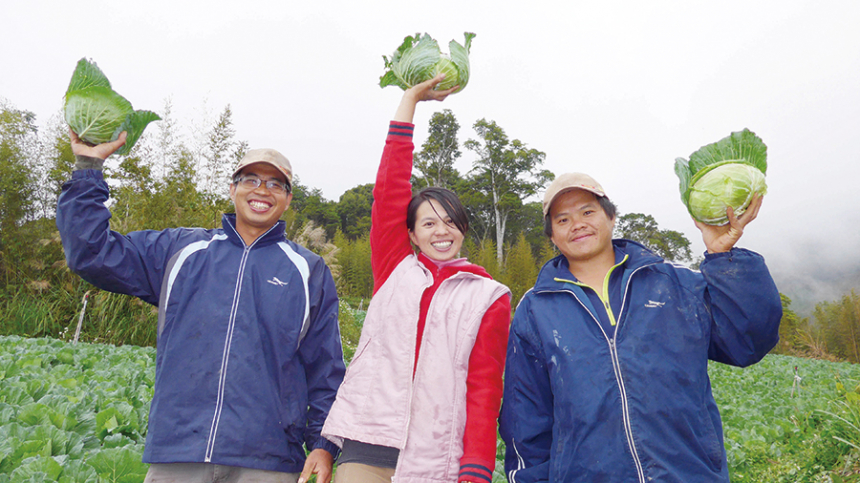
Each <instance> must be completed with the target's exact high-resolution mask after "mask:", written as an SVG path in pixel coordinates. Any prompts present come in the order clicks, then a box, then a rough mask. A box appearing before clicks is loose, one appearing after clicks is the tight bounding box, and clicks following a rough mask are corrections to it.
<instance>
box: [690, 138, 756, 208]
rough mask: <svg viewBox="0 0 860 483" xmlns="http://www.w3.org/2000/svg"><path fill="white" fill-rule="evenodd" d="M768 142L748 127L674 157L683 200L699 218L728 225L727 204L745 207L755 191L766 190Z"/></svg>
mask: <svg viewBox="0 0 860 483" xmlns="http://www.w3.org/2000/svg"><path fill="white" fill-rule="evenodd" d="M766 173H767V146H766V145H765V144H764V142H763V141H762V140H761V138H759V137H758V136H756V135H755V133H753V132H752V131H750V130H749V129H744V130H743V131H738V132H733V133H731V135H729V136H727V137H725V138H723V139H720V140H719V141H717V142H715V143H712V144H708V145H706V146H702V147H701V148H699V149H698V150H697V151H696V152H694V153H693V154H691V155H690V159H689V160H687V159H684V158H676V159H675V174H676V175H678V179H679V180H680V190H681V200H682V201H683V202H684V205H685V206H686V207H687V210H688V211H689V212H690V214H691V215H692V216H693V218H695V219H696V220H699V221H701V222H703V223H706V224H709V225H725V224H726V223H728V221H729V219H728V216H726V208H727V207H729V206H731V207H732V209H733V210H734V212H735V214H736V215H741V214H742V213H743V212H744V211H746V209H747V207H748V206H749V204H750V202H751V201H752V197H753V195H755V194H756V193H758V194H761V195H764V194H765V193H766V192H767V184H766V183H765V174H766Z"/></svg>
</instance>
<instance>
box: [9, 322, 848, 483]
mask: <svg viewBox="0 0 860 483" xmlns="http://www.w3.org/2000/svg"><path fill="white" fill-rule="evenodd" d="M795 366H796V367H797V374H798V376H799V377H800V381H799V384H797V382H796V379H795ZM154 367H155V350H154V349H152V348H140V347H134V346H122V347H115V346H111V345H102V344H88V343H80V344H77V345H72V344H70V343H67V342H63V341H61V340H55V339H47V338H42V339H27V338H21V337H17V336H13V337H0V483H6V482H42V481H61V482H85V481H86V482H90V481H92V482H123V483H133V482H142V481H143V478H144V475H145V474H146V469H147V468H146V465H144V464H143V463H141V461H140V458H141V454H142V452H143V443H144V440H145V436H146V420H147V415H148V411H149V401H150V399H151V397H152V390H153V389H152V388H153V380H154V370H155V369H154ZM711 378H712V383H713V387H714V394H715V396H716V399H717V402H718V403H719V405H720V408H721V410H722V414H723V420H724V424H725V436H726V449H727V451H728V457H729V468H730V472H731V475H732V481H733V482H765V481H766V482H829V481H832V482H836V483H839V482H843V481H860V478H858V472H860V461H858V459H860V450H858V448H857V446H860V429H858V427H860V394H858V392H857V385H858V381H860V366H857V365H851V364H844V363H831V362H822V361H814V360H809V359H799V358H794V357H788V356H776V355H771V356H767V357H766V358H765V359H764V361H762V362H761V363H759V364H758V365H756V366H753V367H750V368H748V369H738V368H732V367H728V366H724V365H721V364H713V365H712V367H711ZM499 454H500V455H501V454H502V453H501V450H500V453H499ZM495 480H496V481H504V477H503V475H502V473H501V471H497V473H496V478H495Z"/></svg>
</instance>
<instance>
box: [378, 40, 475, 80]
mask: <svg viewBox="0 0 860 483" xmlns="http://www.w3.org/2000/svg"><path fill="white" fill-rule="evenodd" d="M465 35H466V41H465V42H464V45H460V44H459V43H457V42H456V41H454V40H452V41H451V42H450V43H449V44H448V48H449V50H450V51H451V55H450V57H448V56H447V55H445V54H443V53H442V52H441V51H440V50H439V44H438V43H437V42H436V41H435V40H434V39H433V38H432V37H430V36H429V35H428V34H426V33H425V34H424V35H421V34H415V37H411V36H410V37H406V38H405V39H403V43H402V44H401V45H400V47H398V48H397V50H395V51H394V53H393V54H392V55H391V59H390V60H389V58H388V57H386V56H384V55H383V56H382V58H383V59H384V60H385V69H386V72H385V74H384V75H383V76H382V77H380V79H379V86H380V87H387V86H391V85H394V86H398V87H400V88H401V89H403V90H406V89H409V88H410V87H413V86H416V85H418V84H420V83H422V82H426V81H428V80H430V79H433V78H434V77H436V76H437V75H439V74H445V80H443V81H442V82H440V83H439V84H438V85H437V86H436V90H440V91H444V90H448V89H451V88H452V87H455V86H459V87H458V88H457V90H455V91H454V92H460V91H461V90H463V89H464V88H465V87H466V84H468V83H469V69H470V68H469V49H470V48H471V45H472V38H473V37H474V36H475V34H473V33H469V32H466V34H465Z"/></svg>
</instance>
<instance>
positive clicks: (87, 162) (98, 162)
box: [75, 154, 105, 171]
mask: <svg viewBox="0 0 860 483" xmlns="http://www.w3.org/2000/svg"><path fill="white" fill-rule="evenodd" d="M104 164H105V160H104V159H101V158H96V157H94V156H82V155H80V154H76V155H75V171H78V170H81V169H99V170H100V169H102V167H103V166H104Z"/></svg>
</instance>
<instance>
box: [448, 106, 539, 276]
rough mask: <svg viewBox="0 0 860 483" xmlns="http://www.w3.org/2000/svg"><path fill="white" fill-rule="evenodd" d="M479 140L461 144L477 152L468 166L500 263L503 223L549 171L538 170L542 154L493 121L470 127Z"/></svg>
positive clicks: (485, 121)
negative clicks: (489, 218) (486, 207)
mask: <svg viewBox="0 0 860 483" xmlns="http://www.w3.org/2000/svg"><path fill="white" fill-rule="evenodd" d="M473 127H474V129H475V132H477V133H478V137H479V138H480V140H474V139H469V140H468V141H466V143H465V146H466V148H467V149H469V150H471V151H474V152H475V153H476V154H477V155H478V159H476V160H475V162H474V164H473V168H472V171H471V172H472V177H471V181H472V185H473V187H474V188H475V189H476V190H477V191H479V192H480V193H483V195H484V196H485V197H486V203H487V204H490V205H491V206H492V213H493V223H494V227H495V233H496V259H497V260H498V262H499V264H501V263H502V259H503V258H502V254H503V253H502V252H503V250H502V249H503V247H504V242H505V233H506V224H507V221H508V216H509V215H510V214H511V212H512V211H514V210H515V209H518V208H519V207H520V206H522V200H523V198H527V197H529V196H532V195H534V194H536V193H537V190H538V189H540V188H541V187H543V186H544V185H545V184H546V182H547V181H549V180H551V179H552V178H553V175H552V173H550V172H549V171H546V170H540V169H539V168H540V166H541V165H542V164H543V161H544V158H545V157H546V154H544V153H543V152H541V151H538V150H536V149H528V148H527V146H526V144H525V143H523V142H522V141H520V140H518V139H514V140H513V141H511V140H509V139H508V136H507V134H505V131H504V130H503V129H502V128H501V127H499V126H498V125H497V124H496V122H495V121H489V122H488V121H487V120H485V119H480V120H478V121H477V122H475V125H474V126H473Z"/></svg>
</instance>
